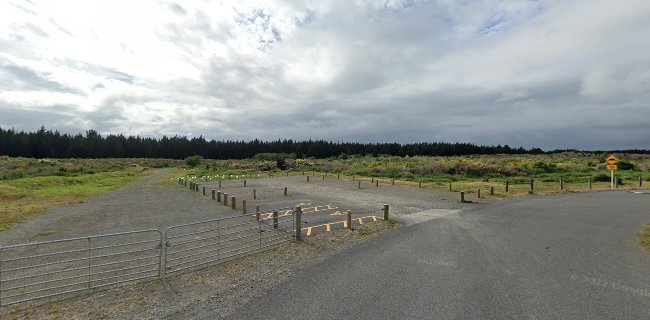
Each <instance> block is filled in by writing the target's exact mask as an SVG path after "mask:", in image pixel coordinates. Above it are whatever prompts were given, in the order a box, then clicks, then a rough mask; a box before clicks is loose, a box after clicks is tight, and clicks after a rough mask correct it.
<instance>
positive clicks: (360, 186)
mask: <svg viewBox="0 0 650 320" xmlns="http://www.w3.org/2000/svg"><path fill="white" fill-rule="evenodd" d="M359 189H361V181H359Z"/></svg>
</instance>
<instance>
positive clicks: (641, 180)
mask: <svg viewBox="0 0 650 320" xmlns="http://www.w3.org/2000/svg"><path fill="white" fill-rule="evenodd" d="M639 187H643V176H639Z"/></svg>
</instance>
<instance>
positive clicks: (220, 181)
mask: <svg viewBox="0 0 650 320" xmlns="http://www.w3.org/2000/svg"><path fill="white" fill-rule="evenodd" d="M219 189H221V180H219Z"/></svg>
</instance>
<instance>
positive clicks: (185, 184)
mask: <svg viewBox="0 0 650 320" xmlns="http://www.w3.org/2000/svg"><path fill="white" fill-rule="evenodd" d="M183 186H185V187H187V180H186V179H183Z"/></svg>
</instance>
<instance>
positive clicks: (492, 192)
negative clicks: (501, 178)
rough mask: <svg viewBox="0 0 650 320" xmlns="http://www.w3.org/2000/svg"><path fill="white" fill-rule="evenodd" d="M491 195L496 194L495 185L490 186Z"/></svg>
mask: <svg viewBox="0 0 650 320" xmlns="http://www.w3.org/2000/svg"><path fill="white" fill-rule="evenodd" d="M490 195H491V196H493V195H494V187H490Z"/></svg>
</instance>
